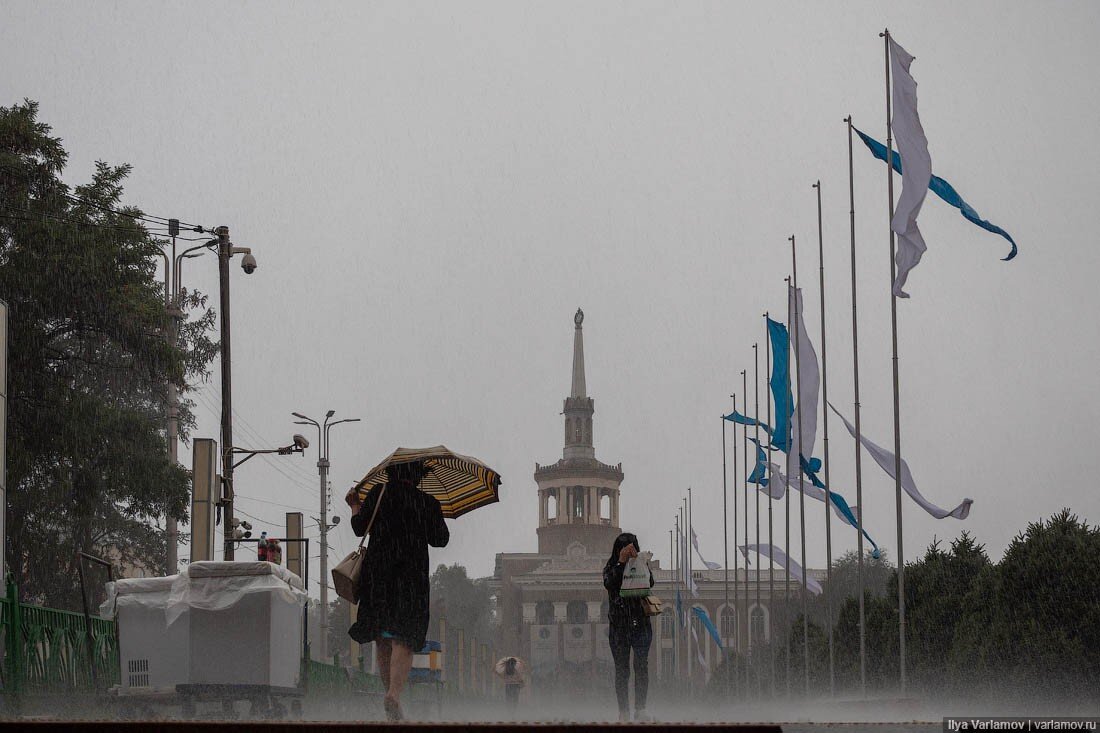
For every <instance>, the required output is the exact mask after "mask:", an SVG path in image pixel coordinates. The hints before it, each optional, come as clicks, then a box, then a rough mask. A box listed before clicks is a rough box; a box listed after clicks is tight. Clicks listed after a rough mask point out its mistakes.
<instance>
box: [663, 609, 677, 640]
mask: <svg viewBox="0 0 1100 733" xmlns="http://www.w3.org/2000/svg"><path fill="white" fill-rule="evenodd" d="M675 633H676V620H675V618H674V617H673V615H672V609H671V608H666V609H664V610H663V611H661V636H664V637H671V636H672V635H673V634H675Z"/></svg>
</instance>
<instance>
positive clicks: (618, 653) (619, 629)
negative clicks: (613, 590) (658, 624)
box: [607, 618, 653, 713]
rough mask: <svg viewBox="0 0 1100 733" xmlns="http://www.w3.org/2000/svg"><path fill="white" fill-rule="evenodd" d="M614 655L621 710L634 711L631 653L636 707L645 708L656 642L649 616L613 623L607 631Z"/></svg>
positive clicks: (616, 689) (616, 686)
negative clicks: (630, 686) (631, 701)
mask: <svg viewBox="0 0 1100 733" xmlns="http://www.w3.org/2000/svg"><path fill="white" fill-rule="evenodd" d="M607 640H608V642H609V643H610V644H611V658H612V659H614V660H615V697H616V698H617V699H618V702H619V712H620V713H628V712H630V696H629V692H628V686H629V684H630V652H631V651H633V652H634V709H635V710H644V709H645V703H646V696H647V694H648V693H649V645H650V644H652V643H653V627H651V626H650V624H649V619H648V618H646V619H644V620H642V621H628V622H626V623H623V624H612V625H611V627H610V628H609V629H608V632H607Z"/></svg>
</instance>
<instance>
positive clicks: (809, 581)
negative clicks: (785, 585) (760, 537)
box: [741, 545, 821, 595]
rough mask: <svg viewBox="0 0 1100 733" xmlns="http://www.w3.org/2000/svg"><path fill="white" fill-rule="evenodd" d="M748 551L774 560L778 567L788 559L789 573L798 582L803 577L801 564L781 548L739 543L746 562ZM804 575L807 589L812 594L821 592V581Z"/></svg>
mask: <svg viewBox="0 0 1100 733" xmlns="http://www.w3.org/2000/svg"><path fill="white" fill-rule="evenodd" d="M750 552H755V553H756V554H758V555H760V556H761V557H765V558H768V559H769V560H771V561H772V562H774V563H775V564H776V565H779V566H780V567H783V566H785V565H786V564H787V562H788V561H790V563H791V575H792V576H793V577H794V578H795V579H796V580H798V582H799V583H801V582H802V578H803V573H802V566H801V565H799V564H798V563H796V562H795V561H794V560H791V559H790V558H788V557H787V553H785V552H783V550H780V549H779V548H778V547H776V546H775V545H741V554H742V555H744V556H745V561H746V562H750V561H749V553H750ZM805 577H806V589H807V590H809V591H810V592H811V593H813V594H814V595H820V594H821V583H818V582H817V581H816V580H814V579H813V578H811V577H810V576H808V575H807V576H805Z"/></svg>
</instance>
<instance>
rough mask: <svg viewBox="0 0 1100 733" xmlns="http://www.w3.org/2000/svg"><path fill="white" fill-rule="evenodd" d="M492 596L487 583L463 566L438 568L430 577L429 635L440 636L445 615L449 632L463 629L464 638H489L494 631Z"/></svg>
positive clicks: (481, 639) (480, 639)
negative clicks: (477, 578)
mask: <svg viewBox="0 0 1100 733" xmlns="http://www.w3.org/2000/svg"><path fill="white" fill-rule="evenodd" d="M491 596H492V593H491V591H490V589H489V586H488V584H487V583H486V582H485V581H483V580H473V579H471V578H470V577H469V576H468V575H467V574H466V568H465V567H463V566H462V565H457V564H455V565H440V566H439V567H437V568H436V569H435V572H434V573H432V578H431V625H430V626H429V629H430V632H431V633H430V635H434V636H432V638H436V639H438V638H439V636H438V633H439V619H440V618H442V617H446V619H447V628H448V629H449V631H448V634H450V633H451V632H453V631H456V630H458V629H462V630H463V632H464V634H465V637H466V639H467V640H471V639H475V638H476V639H477V640H478V643H488V642H489V641H491V640H492V638H493V636H494V634H495V631H496V628H495V624H494V623H493V620H492V618H491V617H490V615H491V614H490V612H491V610H492V597H491Z"/></svg>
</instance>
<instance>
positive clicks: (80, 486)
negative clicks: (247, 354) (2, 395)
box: [0, 101, 217, 608]
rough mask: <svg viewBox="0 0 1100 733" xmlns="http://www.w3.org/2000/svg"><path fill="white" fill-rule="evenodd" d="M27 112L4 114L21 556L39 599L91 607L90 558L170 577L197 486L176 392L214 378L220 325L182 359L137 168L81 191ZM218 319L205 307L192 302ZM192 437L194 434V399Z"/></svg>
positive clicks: (198, 333)
mask: <svg viewBox="0 0 1100 733" xmlns="http://www.w3.org/2000/svg"><path fill="white" fill-rule="evenodd" d="M37 113H38V107H37V105H36V104H35V103H34V102H31V101H26V102H24V103H23V104H21V105H16V106H13V107H9V108H3V107H0V294H2V297H3V298H4V299H5V300H6V301H7V303H8V306H9V370H8V408H9V413H8V433H7V451H8V453H7V455H8V491H9V494H8V502H9V504H8V547H7V556H8V561H9V567H10V568H11V572H12V574H13V576H14V578H15V580H16V582H17V583H18V584H19V587H20V592H21V595H22V596H23V597H24V598H25V599H29V600H33V601H36V602H40V603H45V604H47V605H51V606H56V607H62V608H73V607H77V606H78V604H79V592H78V591H77V589H76V587H77V583H76V577H77V575H76V570H75V567H76V566H75V562H76V561H75V556H76V553H77V552H78V551H81V550H84V551H88V552H93V553H96V554H99V555H108V556H110V557H111V558H112V559H114V560H116V561H117V562H119V563H122V564H137V565H140V566H143V567H145V568H147V569H149V570H151V571H154V572H160V571H163V570H164V567H163V566H164V555H165V544H164V533H163V531H162V529H161V527H160V524H159V522H160V521H161V520H162V518H163V517H164V516H165V515H166V514H171V515H172V516H175V517H177V518H179V519H185V518H186V516H187V496H188V483H189V480H188V474H187V471H185V470H184V469H183V468H182V467H180V466H178V465H173V464H172V463H171V462H170V461H169V460H168V458H167V455H166V444H165V436H164V430H163V428H164V424H165V416H166V413H167V400H166V393H167V388H166V385H167V383H168V381H169V380H170V379H171V380H173V381H175V382H176V383H177V384H181V386H182V387H183V388H184V389H186V383H185V382H186V381H187V380H194V379H201V378H204V377H205V376H206V375H207V372H206V369H207V365H208V364H209V362H210V360H211V358H212V357H213V355H214V354H215V353H216V349H217V347H216V345H215V344H214V343H213V342H212V341H210V339H209V338H208V333H209V331H210V330H211V327H212V318H213V313H211V312H209V311H206V312H204V313H200V315H199V316H198V317H197V318H196V319H195V320H191V321H188V322H185V323H184V324H183V326H182V328H181V334H180V335H181V342H183V343H186V344H187V345H188V348H187V350H181V349H176V348H173V347H171V346H169V345H168V344H167V343H166V341H165V339H164V333H165V330H166V328H167V326H168V322H167V315H166V312H165V307H164V291H163V286H162V284H161V283H160V282H159V281H158V279H157V277H156V270H157V264H158V261H159V259H160V254H159V252H160V248H161V244H162V242H161V241H158V240H157V239H156V238H155V237H154V236H153V235H152V234H151V233H150V232H149V231H148V230H147V229H146V228H145V227H144V226H143V225H142V223H141V222H140V221H139V220H138V218H137V217H139V216H140V215H141V212H140V211H139V210H137V209H134V208H122V206H121V203H120V202H121V199H122V183H123V181H124V179H125V177H126V175H127V174H128V172H129V170H130V168H129V166H126V165H122V166H110V165H107V164H106V163H103V162H99V163H97V165H96V171H95V173H94V175H93V176H92V180H91V181H89V182H88V183H85V184H82V185H78V186H76V187H74V188H70V187H69V186H68V185H66V184H65V183H63V182H62V181H61V179H60V175H61V173H62V171H63V169H64V167H65V163H66V159H67V155H66V153H65V150H64V148H63V146H62V144H61V140H60V139H59V138H56V137H53V136H52V135H51V132H52V131H51V129H50V127H49V126H48V125H46V124H44V123H42V122H39V121H38V119H37ZM183 305H184V306H185V307H186V308H188V309H196V308H197V309H199V310H200V311H201V310H202V309H203V306H204V299H203V298H202V296H201V295H200V294H197V293H196V294H191V295H189V296H188V297H187V300H186V302H185V303H184V304H183ZM182 403H183V404H182V405H181V415H180V428H181V429H180V432H181V435H184V436H186V435H187V433H188V430H189V428H190V427H191V426H192V425H193V422H194V420H193V416H192V414H191V409H190V408H191V403H190V402H189V401H187V400H182Z"/></svg>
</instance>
